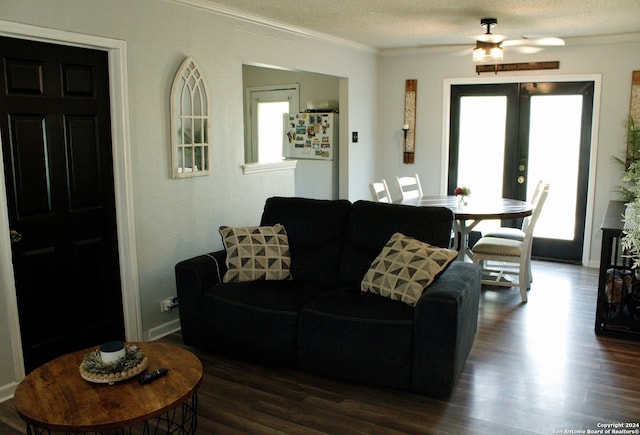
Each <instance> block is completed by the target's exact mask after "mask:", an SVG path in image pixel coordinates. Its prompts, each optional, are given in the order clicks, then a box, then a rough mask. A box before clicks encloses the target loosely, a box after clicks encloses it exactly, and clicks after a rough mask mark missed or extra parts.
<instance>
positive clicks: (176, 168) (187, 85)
mask: <svg viewBox="0 0 640 435" xmlns="http://www.w3.org/2000/svg"><path fill="white" fill-rule="evenodd" d="M207 94H208V91H207V82H206V80H205V78H204V76H203V74H202V72H201V71H200V68H199V67H198V65H197V64H196V62H195V60H193V58H192V57H188V58H186V59H185V61H184V62H183V63H182V65H181V66H180V68H179V69H178V72H177V73H176V76H175V78H174V79H173V86H172V87H171V155H172V175H173V178H185V177H195V176H199V175H208V174H209V172H210V170H209V168H210V162H209V100H208V97H207Z"/></svg>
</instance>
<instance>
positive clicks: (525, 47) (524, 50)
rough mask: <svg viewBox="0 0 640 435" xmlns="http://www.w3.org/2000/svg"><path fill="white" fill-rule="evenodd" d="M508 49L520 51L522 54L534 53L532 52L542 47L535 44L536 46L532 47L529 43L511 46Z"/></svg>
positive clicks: (540, 49)
mask: <svg viewBox="0 0 640 435" xmlns="http://www.w3.org/2000/svg"><path fill="white" fill-rule="evenodd" d="M510 50H515V51H517V52H518V53H522V54H534V53H539V52H541V51H542V50H544V48H542V47H540V46H537V47H532V46H530V45H519V46H515V47H513V48H510Z"/></svg>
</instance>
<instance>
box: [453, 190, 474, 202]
mask: <svg viewBox="0 0 640 435" xmlns="http://www.w3.org/2000/svg"><path fill="white" fill-rule="evenodd" d="M453 194H454V195H456V196H457V197H458V204H459V205H467V196H469V195H471V189H469V188H468V187H466V186H459V187H456V188H455V190H454V191H453Z"/></svg>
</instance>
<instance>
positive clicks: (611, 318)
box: [595, 201, 640, 339]
mask: <svg viewBox="0 0 640 435" xmlns="http://www.w3.org/2000/svg"><path fill="white" fill-rule="evenodd" d="M624 211H625V205H624V202H622V201H610V202H609V206H608V208H607V213H606V215H605V217H604V220H603V222H602V227H601V229H602V250H601V253H600V272H599V278H598V300H597V306H596V324H595V332H596V334H598V335H609V336H615V337H622V338H633V339H640V270H638V271H636V270H635V269H632V267H631V266H632V264H633V260H632V259H631V258H629V257H626V256H625V253H624V252H623V249H622V247H621V244H620V243H621V241H622V237H623V236H624V234H623V231H622V230H623V225H624V222H623V215H624Z"/></svg>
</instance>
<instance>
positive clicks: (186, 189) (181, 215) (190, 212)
mask: <svg viewBox="0 0 640 435" xmlns="http://www.w3.org/2000/svg"><path fill="white" fill-rule="evenodd" d="M0 20H5V21H12V22H17V23H24V24H30V25H33V26H42V27H47V28H53V29H58V30H64V31H68V32H74V33H81V34H89V35H98V36H102V37H106V38H113V39H119V40H123V41H126V43H127V50H128V55H127V67H128V74H127V80H128V95H127V97H128V102H129V119H128V122H129V128H130V137H131V150H130V152H131V165H132V174H133V176H132V178H133V198H134V201H133V202H134V213H135V235H136V239H135V241H134V243H135V247H136V250H137V267H138V273H139V291H140V307H141V312H142V313H141V314H142V329H143V332H144V334H143V335H144V337H145V338H146V337H149V336H153V335H154V331H156V330H157V329H159V328H160V329H161V328H162V327H163V325H165V324H166V323H167V322H172V321H173V322H175V321H176V319H177V312H172V313H160V309H159V303H158V302H159V301H160V300H161V299H164V298H166V297H168V296H171V295H174V294H175V278H174V269H173V268H174V265H175V264H176V263H177V262H178V261H180V260H183V259H186V258H189V257H191V256H193V255H197V254H201V253H205V252H209V251H212V250H214V249H219V248H221V246H222V245H221V242H220V237H219V235H218V232H217V229H218V227H219V226H220V225H223V224H225V225H228V224H233V225H244V224H256V223H257V222H258V220H259V218H260V214H261V211H262V206H263V204H264V201H265V199H266V198H267V197H269V196H272V195H292V194H293V192H294V183H293V171H292V170H289V171H284V172H267V173H260V174H253V175H243V174H242V170H241V165H242V164H243V163H244V152H243V99H244V90H243V85H242V65H243V64H252V65H268V66H280V67H283V68H286V69H291V70H300V71H309V72H316V73H321V74H327V75H332V76H337V77H342V78H344V80H345V81H347V82H348V86H346V85H344V84H342V83H341V85H340V87H341V89H340V92H341V95H344V98H346V101H349V104H345V107H341V109H342V111H344V112H343V113H344V115H345V117H346V119H348V120H349V122H348V123H346V124H344V127H345V128H344V131H345V135H344V137H349V136H348V135H347V131H348V130H350V129H357V130H359V131H360V134H361V137H364V138H368V139H367V140H365V141H361V142H360V143H359V144H355V145H353V146H350V147H344V149H343V150H341V156H340V158H341V164H342V167H343V168H344V170H345V171H346V172H348V173H349V174H351V173H355V174H357V175H358V176H359V177H364V178H363V179H364V180H368V179H370V178H371V177H372V176H373V155H374V152H373V138H374V136H375V135H374V133H375V129H376V127H375V126H376V123H375V117H376V112H375V109H374V108H375V107H376V103H377V101H376V92H377V86H376V85H377V71H378V62H379V59H378V57H377V56H376V55H375V54H374V53H373V52H372V51H369V50H365V49H360V48H358V47H355V48H354V47H347V46H344V45H340V44H334V43H331V42H322V41H318V40H312V39H310V38H306V37H302V36H297V35H294V34H292V33H285V32H282V31H276V30H270V29H267V28H265V27H262V26H257V25H254V24H251V23H248V22H242V21H238V20H234V19H231V18H226V17H221V16H219V15H215V14H212V13H210V12H207V11H203V10H199V9H195V8H191V7H187V6H182V5H178V4H176V3H173V2H171V1H167V0H160V1H159V0H136V1H130V0H2V7H1V8H0ZM189 55H192V56H194V58H195V59H196V61H197V62H198V64H199V65H200V67H201V69H202V70H203V71H204V73H205V75H206V78H207V80H208V85H209V90H210V101H211V115H212V123H211V124H212V134H211V141H212V144H213V147H212V155H211V161H212V175H210V176H207V177H197V178H193V179H181V180H173V179H171V178H170V154H169V123H168V120H169V104H168V102H169V92H170V88H171V83H172V80H173V76H174V74H175V72H176V70H177V68H178V67H179V66H180V64H181V62H182V61H183V59H184V58H185V57H186V56H189ZM347 111H348V112H347ZM341 125H343V124H341ZM341 142H343V143H347V142H346V141H341ZM349 179H350V177H347V176H345V177H344V179H343V182H344V183H345V184H344V185H343V186H342V187H341V192H342V193H343V194H342V197H344V198H347V197H348V198H350V199H358V198H359V197H368V191H367V188H366V184H365V186H364V187H362V186H361V185H355V186H352V185H349V184H346V183H347V182H348V180H349ZM0 194H4V193H3V192H0ZM0 214H3V215H6V214H7V210H6V204H5V205H4V207H3V206H2V205H1V204H0ZM0 224H2V225H3V226H6V225H7V224H6V222H4V221H3V220H0ZM0 244H5V245H6V244H8V241H7V240H6V238H2V239H0ZM7 246H8V245H6V246H4V249H3V250H0V252H10V248H8V247H7ZM7 264H8V265H9V266H8V268H9V269H10V259H7V258H0V270H5V269H6V268H7ZM1 266H4V267H1ZM2 282H3V283H4V281H2ZM10 290H12V289H7V288H6V287H5V286H3V288H2V289H0V296H3V297H4V296H6V292H8V291H10ZM2 299H4V298H2ZM0 313H1V315H2V320H1V321H0V325H4V324H5V322H6V314H7V312H6V309H5V306H4V305H3V307H2V308H0ZM2 329H3V330H2V331H0V350H1V352H2V353H3V355H4V356H5V357H6V358H5V357H3V358H2V359H1V360H0V400H1V399H2V396H3V394H2V393H3V391H6V388H7V387H6V386H10V385H11V384H12V383H13V382H14V381H16V379H15V375H14V367H13V365H12V364H11V358H10V356H11V355H12V354H13V353H14V352H13V351H12V348H11V340H10V338H9V336H8V335H6V330H5V328H4V327H3V328H2ZM3 386H5V390H3V389H2V388H3ZM8 388H10V387H8Z"/></svg>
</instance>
